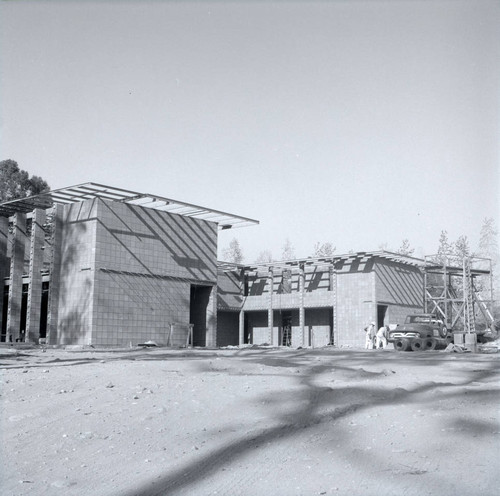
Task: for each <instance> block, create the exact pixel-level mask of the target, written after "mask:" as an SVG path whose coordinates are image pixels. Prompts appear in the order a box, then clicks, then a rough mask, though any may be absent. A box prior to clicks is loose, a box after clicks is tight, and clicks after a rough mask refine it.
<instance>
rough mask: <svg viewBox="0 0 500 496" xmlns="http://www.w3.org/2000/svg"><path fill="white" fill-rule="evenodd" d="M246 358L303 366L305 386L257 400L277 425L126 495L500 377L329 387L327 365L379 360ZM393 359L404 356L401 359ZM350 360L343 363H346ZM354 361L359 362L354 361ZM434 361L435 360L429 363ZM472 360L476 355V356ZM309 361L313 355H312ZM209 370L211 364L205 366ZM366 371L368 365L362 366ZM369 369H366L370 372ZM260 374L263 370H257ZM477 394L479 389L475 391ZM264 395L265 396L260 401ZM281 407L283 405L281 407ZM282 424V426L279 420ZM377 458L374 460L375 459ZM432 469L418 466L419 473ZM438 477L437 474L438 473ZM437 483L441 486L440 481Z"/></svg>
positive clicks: (174, 488) (148, 494)
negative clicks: (371, 413)
mask: <svg viewBox="0 0 500 496" xmlns="http://www.w3.org/2000/svg"><path fill="white" fill-rule="evenodd" d="M245 359H246V360H248V361H249V362H251V363H254V364H256V365H264V364H265V365H266V366H268V367H273V366H275V367H288V368H295V369H297V367H302V369H301V371H300V374H293V375H292V374H290V377H292V378H294V379H295V380H296V381H297V382H298V383H299V385H300V388H301V389H300V390H299V391H295V392H293V393H290V392H289V393H284V394H283V395H280V394H278V395H277V394H276V392H272V393H269V394H268V395H265V396H263V397H261V398H258V401H260V402H261V403H264V404H266V405H268V406H267V407H268V408H270V409H272V411H273V418H274V420H275V421H276V422H273V424H274V425H273V426H271V427H267V428H262V429H258V430H256V431H255V430H254V431H253V432H252V433H249V434H245V435H242V436H241V437H240V438H239V439H238V440H236V441H234V442H230V443H228V444H226V445H224V446H222V447H220V448H218V449H216V450H212V451H210V453H208V454H206V455H202V456H200V457H198V458H197V459H196V460H195V461H190V462H188V463H186V464H184V465H183V466H181V467H179V468H176V469H175V470H172V471H168V472H167V473H166V474H165V475H163V476H161V477H159V478H156V479H155V480H151V481H150V482H149V483H146V484H144V485H142V486H141V487H138V488H135V489H132V490H130V491H129V492H127V493H124V494H125V496H160V495H168V494H176V493H177V492H179V491H180V490H188V488H190V486H192V485H194V484H196V483H198V482H200V481H202V480H204V479H206V478H208V477H210V476H211V475H213V474H215V473H216V472H217V471H219V470H221V469H223V468H225V467H226V466H228V465H229V464H231V463H234V462H235V461H236V460H238V459H239V458H242V457H243V456H245V455H246V454H248V453H250V452H251V451H253V450H254V449H255V448H256V447H258V446H260V445H263V444H269V443H273V442H275V441H278V440H286V439H287V438H290V439H293V437H294V436H296V435H299V434H300V433H303V432H304V430H305V429H309V428H311V427H314V426H317V425H318V424H321V423H329V424H330V425H333V423H335V422H336V421H338V420H341V419H345V418H348V417H349V416H351V415H353V414H354V413H358V412H360V411H363V410H366V409H370V408H374V407H386V406H389V405H405V404H410V403H412V402H414V401H416V400H417V398H418V400H419V401H423V397H424V398H425V395H426V394H429V393H431V394H432V393H437V394H439V399H440V400H446V399H450V398H452V397H454V396H459V395H462V394H463V388H464V387H467V386H470V385H471V384H472V383H477V382H481V381H488V380H491V379H493V378H495V377H497V376H498V370H497V367H496V363H493V362H491V363H488V364H487V366H486V364H485V367H484V368H482V369H481V370H474V371H468V372H464V377H463V379H462V380H460V382H453V383H452V382H434V381H428V382H425V383H423V384H420V383H416V384H414V385H412V386H411V387H408V388H407V389H405V388H402V387H400V388H396V389H394V388H387V387H386V388H383V387H382V388H381V387H370V386H369V385H367V384H366V383H365V384H360V383H359V382H358V383H355V382H354V383H353V384H348V385H342V386H339V387H325V386H319V385H317V384H315V380H316V377H317V376H318V375H319V374H321V373H323V372H324V371H325V370H340V369H341V370H343V371H346V372H349V373H352V374H359V372H360V369H358V368H356V367H358V366H360V365H363V364H364V365H365V367H369V366H373V364H374V363H375V362H374V361H373V359H372V358H371V356H370V355H369V354H365V353H356V352H351V353H346V354H342V355H341V356H340V357H339V356H338V355H335V362H333V363H331V364H324V363H323V364H314V363H313V364H312V365H310V366H307V365H306V364H304V363H303V362H302V360H303V359H304V355H303V354H300V355H299V356H296V355H293V356H289V357H283V354H280V355H279V357H278V358H274V357H272V356H271V354H270V353H264V354H262V353H258V354H254V355H252V354H248V355H245ZM392 360H403V361H404V360H405V359H403V358H396V359H392ZM433 360H434V361H437V364H439V358H436V357H435V358H434V359H431V358H429V359H426V360H419V359H418V357H417V360H416V362H415V363H416V364H417V365H419V364H420V365H423V366H424V365H425V366H428V365H430V364H431V365H434V363H433ZM344 361H345V362H346V363H342V362H344ZM353 361H355V362H356V365H355V366H352V362H353ZM429 362H430V363H429ZM471 362H472V360H471ZM309 363H310V360H309ZM203 369H204V370H203V371H204V372H206V369H205V368H203ZM362 370H364V369H362ZM365 372H366V371H365ZM366 374H367V375H365V378H366V377H370V376H374V377H377V376H379V372H377V371H374V372H367V373H366ZM255 375H259V374H258V373H256V374H255ZM478 393H480V394H481V395H484V397H485V398H486V397H487V398H488V401H496V400H494V399H493V398H495V397H496V398H498V395H499V392H498V390H497V389H494V388H493V389H490V390H487V391H485V390H481V391H480V392H479V391H478ZM472 394H474V393H472ZM290 395H293V401H294V405H295V406H294V408H293V409H292V410H287V411H286V412H282V413H281V414H278V415H276V412H279V411H280V409H279V405H280V403H281V402H282V401H283V398H284V396H288V400H289V399H290ZM261 400H264V401H261ZM431 401H434V399H432V396H431V397H430V398H428V399H425V401H424V402H431ZM277 406H278V407H277ZM275 424H277V425H275ZM469 427H470V428H471V429H476V430H478V431H481V429H482V428H484V429H489V428H490V427H491V426H490V425H488V426H480V425H474V426H473V425H472V424H471V425H469ZM345 435H346V433H345V432H341V431H338V430H336V431H335V436H336V438H337V439H339V438H340V437H341V436H345ZM352 456H353V459H352V462H353V463H354V464H356V463H362V458H363V457H362V456H359V454H358V455H356V456H355V457H354V455H352ZM372 462H373V460H372ZM409 469H410V470H409V471H408V470H407V469H405V470H406V472H402V473H410V474H413V473H416V472H415V470H416V469H414V468H412V467H409ZM426 472H427V471H425V470H424V471H419V472H418V475H420V474H423V473H426ZM434 476H435V477H437V476H438V475H437V474H434ZM436 487H438V486H436Z"/></svg>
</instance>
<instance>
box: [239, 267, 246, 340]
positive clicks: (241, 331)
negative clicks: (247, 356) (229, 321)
mask: <svg viewBox="0 0 500 496" xmlns="http://www.w3.org/2000/svg"><path fill="white" fill-rule="evenodd" d="M239 281H240V294H241V310H240V314H239V321H238V331H239V333H238V344H239V345H242V344H244V343H245V312H244V311H243V306H244V304H245V300H246V296H247V295H246V291H245V281H246V274H245V270H244V269H241V270H240V277H239Z"/></svg>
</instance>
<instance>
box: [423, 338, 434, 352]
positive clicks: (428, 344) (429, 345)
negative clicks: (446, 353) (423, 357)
mask: <svg viewBox="0 0 500 496" xmlns="http://www.w3.org/2000/svg"><path fill="white" fill-rule="evenodd" d="M436 345H437V341H436V340H435V339H429V338H427V339H424V350H426V351H432V350H434V349H436Z"/></svg>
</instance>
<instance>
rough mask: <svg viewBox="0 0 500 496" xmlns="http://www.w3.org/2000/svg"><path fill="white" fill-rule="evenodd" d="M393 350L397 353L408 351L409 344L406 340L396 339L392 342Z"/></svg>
mask: <svg viewBox="0 0 500 496" xmlns="http://www.w3.org/2000/svg"><path fill="white" fill-rule="evenodd" d="M394 348H395V349H396V350H397V351H408V350H409V349H410V342H409V341H408V339H406V338H402V339H398V340H397V341H394Z"/></svg>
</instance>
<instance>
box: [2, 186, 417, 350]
mask: <svg viewBox="0 0 500 496" xmlns="http://www.w3.org/2000/svg"><path fill="white" fill-rule="evenodd" d="M254 224H257V221H255V220H252V219H248V218H245V217H239V216H235V215H232V214H227V213H224V212H220V211H216V210H211V209H206V208H204V207H200V206H197V205H191V204H186V203H182V202H178V201H175V200H172V199H168V198H162V197H157V196H153V195H149V194H142V193H137V192H132V191H127V190H121V189H117V188H113V187H109V186H103V185H97V184H95V183H87V184H84V185H78V186H73V187H70V188H64V189H61V190H56V191H52V192H50V193H47V194H43V195H38V196H36V197H32V198H27V199H21V200H14V201H11V202H4V203H2V204H0V281H3V283H4V284H3V298H2V299H1V301H0V313H1V323H2V326H1V333H0V341H1V342H6V343H9V342H33V343H47V344H50V345H94V346H110V347H113V346H114V347H119V346H130V345H134V346H135V345H137V344H140V343H146V342H147V341H154V342H155V343H157V344H158V345H164V346H186V345H188V344H192V345H194V346H208V347H214V346H227V345H241V344H269V345H275V346H292V347H299V346H303V347H305V346H326V345H329V344H330V345H335V346H352V347H360V346H363V344H364V332H363V328H364V326H365V325H366V324H367V323H369V322H372V321H373V322H375V323H376V324H377V325H378V326H381V325H383V324H391V323H398V322H401V321H403V320H404V318H405V316H406V315H407V314H409V313H416V312H421V311H422V307H423V301H424V298H423V293H424V287H423V281H424V280H423V273H422V270H421V263H422V261H421V260H418V259H410V258H408V257H400V256H398V255H395V254H391V253H387V252H372V253H364V252H363V253H355V254H349V255H344V256H334V257H330V258H321V259H303V260H292V261H286V262H276V263H272V264H264V265H255V266H234V265H228V264H224V263H218V262H217V239H218V231H219V230H221V229H228V228H231V227H237V226H248V225H254Z"/></svg>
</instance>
